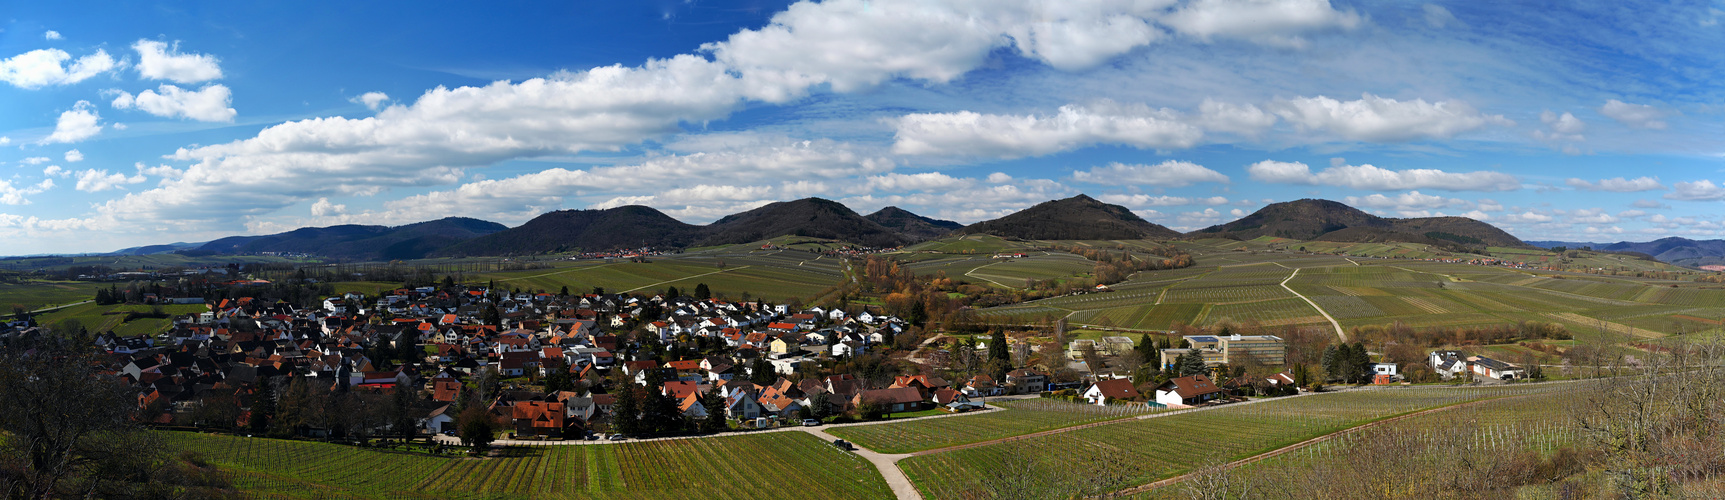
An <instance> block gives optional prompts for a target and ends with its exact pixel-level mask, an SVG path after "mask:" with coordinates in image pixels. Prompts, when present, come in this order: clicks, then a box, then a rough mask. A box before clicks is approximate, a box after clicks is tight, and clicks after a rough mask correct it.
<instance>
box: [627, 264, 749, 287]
mask: <svg viewBox="0 0 1725 500" xmlns="http://www.w3.org/2000/svg"><path fill="white" fill-rule="evenodd" d="M750 267H754V266H740V267H731V268H725V269H720V270H717V271H713V272H710V273H706V274H697V275H694V276H684V277H681V278H677V279H674V280H667V281H661V282H658V283H654V284H651V285H647V286H640V287H635V288H630V289H628V290H624V291H621V292H618V293H629V292H633V291H636V290H640V289H643V288H652V287H656V286H659V285H663V284H666V283H676V282H678V281H684V280H692V279H695V278H699V277H702V276H712V275H715V274H719V273H722V272H727V271H736V270H740V269H748V268H750Z"/></svg>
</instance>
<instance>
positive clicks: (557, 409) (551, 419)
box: [511, 401, 566, 439]
mask: <svg viewBox="0 0 1725 500" xmlns="http://www.w3.org/2000/svg"><path fill="white" fill-rule="evenodd" d="M511 416H512V417H513V418H514V420H515V436H516V437H527V436H538V437H544V438H551V439H562V438H563V426H564V420H565V417H566V415H565V414H564V408H563V403H552V402H547V401H516V402H515V407H514V409H513V411H512V412H511Z"/></svg>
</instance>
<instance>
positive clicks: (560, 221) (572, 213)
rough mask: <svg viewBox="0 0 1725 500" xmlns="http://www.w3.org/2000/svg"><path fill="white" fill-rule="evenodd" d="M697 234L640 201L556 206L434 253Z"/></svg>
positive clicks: (638, 243) (542, 248)
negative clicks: (589, 206) (608, 205)
mask: <svg viewBox="0 0 1725 500" xmlns="http://www.w3.org/2000/svg"><path fill="white" fill-rule="evenodd" d="M701 236H702V228H701V227H700V226H696V225H691V224H684V223H683V222H682V221H679V220H677V219H673V218H671V216H669V215H665V213H664V212H660V211H658V210H655V209H653V208H652V207H645V206H641V205H629V206H626V207H617V208H608V209H604V210H558V211H556V212H549V213H546V214H544V215H540V216H538V217H534V218H533V220H530V221H527V223H526V224H522V225H520V226H516V227H514V228H510V229H508V230H505V231H499V232H496V233H493V234H490V235H487V236H483V237H479V238H474V239H472V240H468V241H465V242H462V243H459V244H456V245H454V246H451V247H448V248H444V249H442V250H440V251H438V252H436V255H439V256H470V255H522V254H537V253H547V252H562V251H572V250H585V251H597V250H611V249H617V248H640V247H649V246H651V247H683V246H688V245H690V244H693V243H694V242H695V241H696V240H699V239H700V238H701Z"/></svg>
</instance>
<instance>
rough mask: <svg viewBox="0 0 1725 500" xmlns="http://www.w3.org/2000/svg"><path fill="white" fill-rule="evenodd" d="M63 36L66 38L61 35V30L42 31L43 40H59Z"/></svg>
mask: <svg viewBox="0 0 1725 500" xmlns="http://www.w3.org/2000/svg"><path fill="white" fill-rule="evenodd" d="M62 38H65V37H63V36H60V32H58V31H54V30H48V31H46V32H43V33H42V39H43V40H59V39H62Z"/></svg>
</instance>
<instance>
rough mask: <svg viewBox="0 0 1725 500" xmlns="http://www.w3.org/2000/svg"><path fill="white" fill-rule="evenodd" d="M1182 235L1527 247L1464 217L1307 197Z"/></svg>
mask: <svg viewBox="0 0 1725 500" xmlns="http://www.w3.org/2000/svg"><path fill="white" fill-rule="evenodd" d="M1186 236H1187V237H1189V238H1198V237H1225V238H1238V239H1252V238H1257V237H1261V236H1273V237H1279V238H1290V239H1296V240H1315V241H1336V242H1351V243H1371V242H1388V241H1394V242H1406V243H1423V244H1429V245H1434V246H1439V247H1449V248H1456V249H1464V248H1465V249H1477V248H1480V247H1487V246H1500V247H1516V248H1530V247H1532V245H1528V244H1527V243H1526V242H1523V241H1521V239H1519V238H1516V237H1515V236H1514V235H1511V234H1509V233H1508V232H1505V231H1504V230H1503V229H1500V228H1498V227H1497V226H1493V225H1491V224H1488V223H1485V222H1481V221H1477V220H1474V219H1469V218H1466V217H1417V218H1406V219H1398V218H1391V217H1379V216H1376V215H1372V214H1369V213H1366V212H1365V211H1363V210H1360V209H1358V208H1354V207H1351V206H1348V205H1347V204H1344V203H1341V202H1337V201H1331V200H1322V199H1312V198H1307V199H1301V200H1294V201H1286V202H1281V203H1272V204H1269V205H1265V206H1264V207H1263V208H1260V209H1258V210H1257V211H1255V212H1252V213H1251V214H1250V215H1247V216H1245V217H1241V218H1239V219H1237V220H1235V221H1233V222H1228V223H1225V224H1217V225H1214V226H1210V227H1207V228H1204V229H1199V230H1196V231H1192V232H1189V233H1186Z"/></svg>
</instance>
